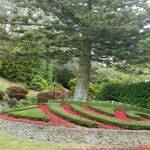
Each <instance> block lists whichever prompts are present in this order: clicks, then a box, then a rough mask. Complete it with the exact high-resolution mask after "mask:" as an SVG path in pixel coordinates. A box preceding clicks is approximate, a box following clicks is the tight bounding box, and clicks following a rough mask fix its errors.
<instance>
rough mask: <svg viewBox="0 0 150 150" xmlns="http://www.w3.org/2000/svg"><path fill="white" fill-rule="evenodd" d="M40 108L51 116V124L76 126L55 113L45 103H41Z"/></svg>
mask: <svg viewBox="0 0 150 150" xmlns="http://www.w3.org/2000/svg"><path fill="white" fill-rule="evenodd" d="M39 108H40V109H41V110H42V111H43V112H44V113H45V114H46V115H48V116H50V117H51V121H50V122H49V124H50V125H54V126H66V127H75V126H76V125H75V124H73V123H71V122H69V121H66V120H64V119H62V118H60V117H58V116H57V115H55V114H54V113H52V112H50V111H49V109H48V108H47V106H45V105H39Z"/></svg>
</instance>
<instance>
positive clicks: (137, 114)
mask: <svg viewBox="0 0 150 150" xmlns="http://www.w3.org/2000/svg"><path fill="white" fill-rule="evenodd" d="M126 114H127V116H129V117H130V118H133V119H136V120H140V119H141V117H144V118H146V119H150V114H148V113H143V112H138V111H128V112H127V113H126Z"/></svg>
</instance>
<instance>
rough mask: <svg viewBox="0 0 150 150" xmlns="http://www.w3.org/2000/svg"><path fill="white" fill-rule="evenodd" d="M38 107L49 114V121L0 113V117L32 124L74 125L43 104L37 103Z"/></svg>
mask: <svg viewBox="0 0 150 150" xmlns="http://www.w3.org/2000/svg"><path fill="white" fill-rule="evenodd" d="M38 107H39V109H41V110H42V111H43V112H44V113H45V114H46V115H48V116H50V118H51V120H50V121H49V122H44V121H35V120H31V119H25V118H14V117H11V116H8V115H7V114H1V115H0V118H2V119H5V120H9V121H13V122H22V123H27V124H34V125H44V126H48V125H51V126H65V127H76V125H75V124H73V123H70V122H68V121H66V120H64V119H62V118H60V117H58V116H56V115H55V114H53V113H52V112H50V111H49V110H48V108H47V107H46V106H45V105H39V106H38Z"/></svg>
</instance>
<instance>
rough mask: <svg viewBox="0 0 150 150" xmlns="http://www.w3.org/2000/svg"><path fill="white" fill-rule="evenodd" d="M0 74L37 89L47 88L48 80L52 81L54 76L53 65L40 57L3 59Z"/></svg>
mask: <svg viewBox="0 0 150 150" xmlns="http://www.w3.org/2000/svg"><path fill="white" fill-rule="evenodd" d="M0 75H1V76H2V77H4V78H6V79H8V80H10V81H13V82H22V83H24V84H25V85H26V86H27V87H28V88H30V87H31V88H33V89H35V90H39V89H40V90H43V89H46V88H45V87H47V83H46V82H51V81H52V78H53V76H52V65H51V64H47V63H45V61H44V60H40V59H36V60H35V59H34V60H23V59H16V60H12V59H9V58H7V59H6V58H5V59H2V60H1V62H0ZM37 76H38V77H37ZM39 78H40V79H39ZM45 80H46V81H45ZM37 81H38V82H37ZM36 87H37V89H36Z"/></svg>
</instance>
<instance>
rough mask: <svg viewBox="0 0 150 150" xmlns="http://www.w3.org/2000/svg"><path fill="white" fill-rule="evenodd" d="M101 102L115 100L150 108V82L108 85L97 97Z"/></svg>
mask: <svg viewBox="0 0 150 150" xmlns="http://www.w3.org/2000/svg"><path fill="white" fill-rule="evenodd" d="M97 99H99V100H114V101H118V102H122V103H128V104H131V105H136V106H140V107H145V108H150V82H147V83H145V82H140V83H134V84H130V85H129V84H127V83H124V84H107V85H105V86H104V87H103V88H102V89H101V91H100V92H99V95H98V97H97Z"/></svg>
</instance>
